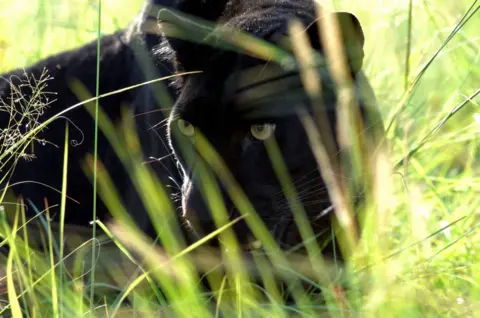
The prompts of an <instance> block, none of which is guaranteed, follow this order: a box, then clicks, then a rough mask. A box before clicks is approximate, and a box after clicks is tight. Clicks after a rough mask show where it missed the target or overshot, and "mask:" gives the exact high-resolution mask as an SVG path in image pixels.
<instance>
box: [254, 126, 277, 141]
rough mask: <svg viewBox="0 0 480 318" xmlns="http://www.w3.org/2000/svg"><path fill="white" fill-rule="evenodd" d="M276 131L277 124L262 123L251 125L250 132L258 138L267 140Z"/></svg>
mask: <svg viewBox="0 0 480 318" xmlns="http://www.w3.org/2000/svg"><path fill="white" fill-rule="evenodd" d="M274 132H275V124H260V125H252V126H251V127H250V133H251V134H252V137H253V138H255V139H257V140H267V139H268V138H270V137H271V136H272V135H273V133H274Z"/></svg>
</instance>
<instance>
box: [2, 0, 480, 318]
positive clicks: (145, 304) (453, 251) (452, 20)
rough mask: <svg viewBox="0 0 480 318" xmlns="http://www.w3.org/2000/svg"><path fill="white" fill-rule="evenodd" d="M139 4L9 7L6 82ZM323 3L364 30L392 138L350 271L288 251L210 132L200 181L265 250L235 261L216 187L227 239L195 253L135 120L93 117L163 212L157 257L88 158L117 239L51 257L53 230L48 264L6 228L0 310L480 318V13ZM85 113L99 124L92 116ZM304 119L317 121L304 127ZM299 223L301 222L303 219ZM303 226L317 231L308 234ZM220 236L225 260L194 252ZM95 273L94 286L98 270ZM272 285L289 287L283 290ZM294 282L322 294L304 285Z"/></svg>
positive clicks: (415, 5) (422, 5) (214, 204)
mask: <svg viewBox="0 0 480 318" xmlns="http://www.w3.org/2000/svg"><path fill="white" fill-rule="evenodd" d="M141 3H142V1H141V0H137V1H126V0H122V1H119V0H117V1H107V0H104V1H102V6H103V8H102V15H101V19H102V20H101V23H102V24H101V25H102V29H101V30H100V29H99V27H98V25H97V23H98V19H97V15H98V14H99V13H100V10H99V8H98V6H97V2H95V1H90V2H84V1H71V0H68V1H67V0H58V1H48V0H43V1H36V2H35V1H34V2H32V1H28V5H25V2H24V1H17V2H13V1H9V2H6V1H5V2H4V3H2V4H1V7H2V12H1V13H0V71H7V70H9V69H11V68H14V67H21V66H26V65H28V64H30V63H32V62H34V61H36V60H38V59H39V58H42V57H45V56H48V55H50V54H53V53H56V52H59V51H62V50H64V49H65V48H67V47H75V46H79V45H81V44H82V43H85V42H86V41H87V40H91V39H94V38H95V37H96V36H98V35H99V33H100V31H102V32H111V31H113V30H115V29H117V28H119V27H122V26H125V25H126V24H127V23H128V22H129V20H130V19H131V18H132V17H133V16H134V15H135V14H136V13H137V12H138V9H139V8H140V5H141ZM330 4H331V5H332V7H333V8H335V9H338V10H345V11H350V12H353V13H355V14H356V15H357V16H358V17H359V19H360V21H361V22H362V25H363V28H364V32H365V37H366V61H365V63H364V70H365V72H366V74H367V77H368V78H369V80H370V81H371V83H372V86H373V88H374V90H375V93H376V95H377V99H378V104H379V108H380V111H381V113H382V116H383V118H384V121H385V123H386V124H387V128H388V131H387V142H386V146H387V147H386V149H382V151H378V152H376V153H375V155H374V156H372V158H370V159H369V160H371V162H373V164H372V165H371V166H372V167H371V176H370V182H369V183H368V187H369V189H370V191H369V192H367V193H366V197H367V200H366V204H365V207H363V209H362V211H363V212H364V213H363V215H364V217H363V218H362V220H361V221H362V222H361V225H362V236H361V239H360V240H359V241H356V242H355V244H353V245H355V248H354V249H353V252H352V253H351V254H350V256H349V258H348V260H347V262H346V263H345V264H342V265H339V264H332V263H331V262H329V261H328V260H323V259H322V258H321V257H319V255H318V253H319V252H318V250H319V249H321V247H319V246H316V244H311V243H307V244H306V246H307V251H308V257H304V256H301V255H297V254H295V253H283V252H280V251H279V250H278V247H277V246H276V245H275V244H274V243H273V242H272V240H271V237H269V234H268V232H267V231H266V229H265V228H264V226H263V225H262V224H261V222H260V221H259V220H258V216H257V214H256V211H255V210H254V209H253V207H252V206H251V204H250V203H249V202H248V200H246V197H245V195H244V194H243V193H242V191H241V189H239V187H238V186H237V185H236V184H235V180H233V178H231V175H230V174H229V172H228V171H226V169H224V168H222V167H224V166H223V165H222V163H221V158H219V157H218V155H217V154H216V153H215V151H214V150H213V149H212V148H211V147H209V144H208V142H206V140H204V139H202V137H199V140H198V142H197V146H199V151H201V152H202V156H203V157H205V158H209V160H207V161H209V162H210V163H212V169H213V171H212V172H209V171H210V170H209V169H207V167H205V169H204V170H205V173H204V177H203V178H202V179H203V180H204V182H205V183H209V182H208V180H209V178H212V177H213V175H212V173H215V174H217V175H218V176H219V178H220V179H221V180H222V182H223V183H224V184H225V186H226V188H227V189H228V191H229V193H230V195H231V196H232V199H233V200H234V204H236V205H237V208H238V209H239V210H240V211H241V212H242V218H245V220H246V221H247V222H248V224H249V226H250V227H251V228H252V231H253V232H254V234H255V236H256V238H257V239H258V240H259V242H260V243H261V245H262V248H263V249H265V250H267V251H268V253H266V254H264V253H253V256H252V259H251V260H249V261H247V260H244V259H243V258H241V255H240V253H239V252H238V246H237V242H235V240H234V239H232V236H231V233H230V232H229V231H230V228H231V225H232V224H233V223H235V222H237V221H238V220H230V221H228V220H226V217H225V216H226V213H225V209H224V207H222V204H221V201H220V199H219V197H220V196H219V195H218V189H216V188H214V187H213V188H207V187H206V188H205V191H208V195H207V197H208V198H209V202H208V203H209V205H210V207H211V209H212V212H213V214H214V216H215V221H216V222H217V225H218V227H219V229H218V230H217V231H215V232H214V233H212V234H211V235H210V236H207V237H206V238H204V240H203V241H201V242H199V243H198V244H196V245H194V246H186V244H185V242H184V240H183V239H182V237H181V236H180V235H179V233H178V231H177V230H176V229H178V224H176V219H175V218H174V217H173V213H175V211H174V210H173V208H172V207H171V205H170V202H169V200H168V198H167V196H166V192H165V191H164V188H163V186H162V185H161V184H159V182H158V180H156V179H155V178H154V177H153V175H152V173H151V171H150V169H149V168H148V166H146V165H142V164H141V154H140V153H139V146H138V143H139V141H138V139H137V137H136V135H135V133H134V130H133V128H132V127H133V126H132V122H131V116H129V115H128V111H126V112H125V116H124V119H123V123H122V126H121V127H122V130H121V131H117V130H116V128H115V127H114V126H113V124H112V123H110V122H109V121H108V120H107V118H106V117H105V116H104V115H103V113H102V111H101V107H100V109H99V113H98V118H99V120H98V124H99V129H100V130H102V132H103V133H105V134H106V135H107V136H109V140H110V142H111V143H112V146H113V148H114V149H115V151H116V152H117V155H118V156H119V158H121V160H122V162H123V163H124V164H125V166H126V167H127V170H128V171H129V174H130V176H131V178H132V180H133V181H134V185H135V187H136V189H137V191H138V192H139V193H141V194H142V202H143V204H144V206H145V207H146V208H147V210H148V211H154V210H155V211H159V210H160V211H162V212H161V213H162V214H161V215H158V214H157V215H152V216H154V217H153V221H154V223H155V227H156V229H157V230H158V233H159V235H160V240H161V241H162V242H164V243H167V244H163V245H162V248H159V247H155V246H153V245H152V244H151V243H152V242H151V240H150V239H149V238H146V237H144V236H143V235H142V234H140V233H139V232H138V230H137V229H135V226H134V225H133V224H132V222H131V221H130V220H129V219H128V216H127V213H126V211H125V209H124V207H122V205H121V204H120V200H119V198H118V194H117V191H116V189H115V187H114V186H113V185H112V184H111V181H110V178H109V176H108V172H107V170H105V169H104V168H103V166H102V163H101V162H100V161H99V162H98V164H94V162H95V156H93V157H92V158H91V160H89V161H88V163H89V164H87V165H86V166H85V172H86V173H87V174H89V175H90V176H92V178H93V174H92V170H93V167H97V169H98V170H97V174H98V192H99V193H100V195H101V198H102V200H104V201H105V202H106V204H107V206H108V207H109V209H110V210H111V211H112V212H113V211H115V212H114V213H115V219H116V220H117V223H115V224H114V225H113V226H111V227H109V228H108V229H107V227H105V225H104V224H101V223H100V224H99V226H100V228H101V229H103V232H105V233H106V236H105V235H104V236H98V237H94V238H92V240H91V241H88V242H81V243H78V244H76V245H75V246H74V247H73V248H71V249H70V250H69V251H68V252H66V253H65V255H63V254H62V253H63V248H62V247H60V251H61V252H60V253H59V254H56V253H55V251H54V246H55V244H54V241H55V239H56V238H53V237H52V236H51V235H49V236H48V237H47V238H45V239H46V240H47V241H48V242H50V244H47V245H49V246H50V247H51V249H50V253H49V254H50V255H49V257H48V258H42V257H41V256H38V255H36V254H32V253H31V251H30V250H29V247H28V244H27V243H28V241H27V240H28V235H23V236H22V235H20V234H18V233H21V232H20V231H22V230H24V228H25V227H24V226H23V224H24V223H25V220H23V218H22V211H21V208H19V209H18V213H17V216H16V218H15V222H14V224H13V227H12V226H10V225H11V224H10V225H7V224H6V222H3V223H2V225H3V227H4V230H3V231H2V239H3V240H4V241H3V243H8V244H9V245H10V246H13V247H14V248H11V250H10V253H9V257H8V259H7V260H6V262H5V266H3V265H2V269H1V271H2V272H5V273H6V275H5V276H6V279H5V280H4V281H5V282H6V285H8V293H7V294H6V295H5V297H4V299H5V303H4V307H3V310H2V314H8V315H13V316H16V317H18V316H21V315H24V316H28V317H37V316H39V317H43V316H50V315H55V316H56V315H61V316H67V317H68V316H72V315H74V316H84V315H89V316H93V315H96V316H103V315H104V316H119V315H120V316H121V315H128V316H131V315H133V314H139V315H142V316H143V315H145V316H155V317H156V316H159V315H174V314H175V315H178V316H185V317H191V316H198V317H204V316H205V317H207V316H211V315H212V314H215V315H216V316H221V315H226V316H230V315H235V316H247V317H249V316H251V317H257V316H266V317H271V316H272V315H274V316H278V317H289V316H312V317H317V316H322V315H327V314H329V315H332V316H341V317H344V316H367V317H371V316H378V317H387V316H395V317H396V316H398V317H405V316H418V317H424V316H428V317H430V316H431V317H438V316H442V317H443V316H444V317H475V316H478V315H479V314H480V285H479V284H480V275H479V273H480V270H479V268H478V266H479V265H478V264H480V256H479V255H480V253H479V252H480V251H479V249H478V246H479V244H480V234H479V225H480V222H479V221H480V218H479V206H480V196H479V189H480V176H479V172H480V165H478V160H479V159H480V155H479V153H480V152H479V140H480V139H479V138H478V137H479V132H480V120H479V118H480V115H479V114H480V111H479V108H478V107H479V102H480V98H479V97H478V92H479V91H478V89H479V88H480V85H479V82H480V81H479V79H480V69H479V68H478V67H477V65H478V61H479V59H480V38H479V37H478V31H477V30H478V29H479V27H480V19H478V17H479V14H480V13H478V11H479V10H480V9H479V8H480V4H479V3H478V2H477V1H472V0H461V1H457V2H442V3H439V2H438V1H427V0H424V1H409V0H405V1H395V2H392V1H391V2H387V1H379V0H367V1H361V2H360V1H352V0H338V1H331V2H330ZM7 17H8V19H7ZM3 30H5V31H3ZM6 30H14V32H12V31H8V32H7V31H6ZM297 49H298V48H297ZM300 49H301V50H305V48H303V49H302V48H300ZM304 78H308V76H305V77H304ZM77 89H78V93H79V96H82V97H83V98H84V99H87V98H89V97H91V96H90V94H93V95H94V94H95V92H86V91H83V90H82V87H81V86H78V87H77ZM89 101H90V102H91V101H92V100H89ZM93 101H95V99H93ZM99 103H100V106H101V99H100V100H99ZM86 104H87V105H86V107H88V109H89V110H90V111H91V114H92V118H94V117H95V108H92V106H91V103H86ZM304 122H305V125H306V126H308V125H309V123H310V124H311V125H310V126H311V127H314V126H315V125H314V123H311V122H309V119H308V118H305V120H304ZM312 134H314V129H313V128H312V131H311V134H310V138H311V139H312V140H315V138H314V137H315V136H314V135H312ZM126 144H128V146H129V147H128V149H129V151H126V149H127V148H126V146H125V145H126ZM65 146H67V143H66V145H65ZM267 148H268V149H269V153H270V154H271V156H272V164H273V165H274V167H275V170H276V171H277V172H278V175H279V177H280V178H281V179H282V180H281V181H282V185H283V186H284V188H285V189H286V190H287V191H288V189H289V188H290V184H291V180H288V179H289V178H288V175H285V173H284V168H285V167H284V166H283V163H282V160H281V158H280V157H279V156H278V155H277V153H278V151H277V148H276V145H275V144H270V145H268V147H267ZM320 148H321V145H319V146H318V147H317V149H320ZM318 156H319V157H321V156H322V153H321V151H320V152H318ZM319 161H320V164H321V161H322V160H319ZM397 163H398V164H397ZM67 164H73V163H67V162H65V167H66V165H67ZM74 164H77V163H74ZM65 167H64V168H65ZM65 171H66V170H65ZM67 177H68V176H67ZM332 193H336V192H335V191H333V192H332ZM340 193H341V191H340ZM339 196H341V194H338V195H337V198H338V197H339ZM290 197H291V198H293V199H294V198H295V195H294V194H292V196H290ZM292 205H295V204H294V203H292ZM159 207H161V208H160V209H159ZM299 208H301V207H299ZM47 212H48V210H47ZM301 212H302V211H300V210H299V211H298V213H296V216H298V217H299V219H298V220H297V221H298V222H299V224H301V223H302V222H303V221H302V220H301V215H302V213H301ZM66 213H68V211H66ZM340 226H341V224H340ZM302 229H303V230H304V231H305V232H304V234H305V236H309V234H310V233H308V227H307V226H303V227H302ZM65 231H68V228H65ZM48 233H51V231H49V232H48ZM348 233H350V232H348V231H347V234H348ZM65 234H68V233H67V232H65ZM214 236H221V238H222V242H225V244H227V245H228V248H227V249H226V250H225V251H222V252H221V253H220V254H219V253H218V252H217V251H210V250H204V249H202V248H201V246H200V245H201V243H203V242H204V241H207V240H209V239H211V238H213V237H214ZM107 238H110V239H111V240H108V239H107ZM351 240H352V241H354V239H351ZM3 243H2V244H3ZM92 246H95V249H96V250H94V253H92ZM132 252H133V253H135V256H136V257H133V255H132V254H131V253H132ZM139 259H141V260H142V262H140V261H139ZM111 264H116V266H112V265H111ZM272 264H273V265H272ZM94 267H96V269H95V272H96V273H98V275H95V276H93V275H91V273H92V272H93V271H92V269H93V268H94ZM197 268H200V269H202V275H203V276H204V278H206V280H207V281H208V283H209V285H210V286H211V287H212V290H213V291H212V292H206V291H204V289H203V288H202V286H201V284H200V283H199V281H200V279H201V277H200V275H199V274H198V272H197V271H196V269H197ZM86 275H91V276H90V277H93V278H94V279H93V280H91V281H90V282H89V283H90V285H89V286H88V285H87V286H85V282H86V281H85V280H84V279H83V278H84V277H85V276H86ZM279 278H281V279H282V280H283V281H285V285H286V286H288V287H289V289H288V291H286V290H284V289H282V286H280V285H279V284H278V279H279ZM257 282H261V283H262V284H257ZM299 282H306V283H308V284H309V285H310V286H315V287H317V288H316V290H314V291H312V290H308V289H304V288H303V286H302V285H301V284H299ZM87 284H88V281H87ZM318 290H321V291H322V297H320V296H319V295H318V293H317V291H318ZM89 292H91V295H92V297H88V295H89ZM287 292H289V293H291V296H292V297H291V298H292V299H293V300H292V301H291V302H289V303H286V302H285V301H284V298H283V296H284V295H283V294H286V293H287ZM127 300H128V302H127Z"/></svg>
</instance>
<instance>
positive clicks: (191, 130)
mask: <svg viewBox="0 0 480 318" xmlns="http://www.w3.org/2000/svg"><path fill="white" fill-rule="evenodd" d="M177 125H178V130H180V132H181V133H182V134H183V135H184V136H186V137H193V135H195V127H193V125H192V124H191V123H189V122H188V121H186V120H183V119H179V120H177Z"/></svg>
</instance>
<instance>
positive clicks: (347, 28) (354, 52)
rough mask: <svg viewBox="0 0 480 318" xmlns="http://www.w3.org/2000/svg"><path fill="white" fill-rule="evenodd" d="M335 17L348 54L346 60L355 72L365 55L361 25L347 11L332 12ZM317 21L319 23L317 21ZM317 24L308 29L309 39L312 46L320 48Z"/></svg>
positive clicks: (359, 68)
mask: <svg viewBox="0 0 480 318" xmlns="http://www.w3.org/2000/svg"><path fill="white" fill-rule="evenodd" d="M332 14H333V15H334V17H335V18H336V19H337V21H338V24H339V27H340V31H341V35H342V39H343V42H344V45H345V49H346V52H347V55H348V61H349V64H350V68H351V70H352V72H353V73H354V74H355V73H357V72H359V71H360V70H361V69H362V65H363V58H364V56H365V53H364V50H363V47H364V45H365V36H364V33H363V29H362V26H361V24H360V21H358V19H357V17H356V16H355V15H353V14H352V13H349V12H336V13H332ZM317 23H320V22H318V21H317ZM318 30H319V29H318V26H315V27H310V28H309V29H308V33H309V37H310V40H311V41H312V44H313V46H314V47H317V48H319V49H321V47H322V44H321V43H320V37H319V34H318Z"/></svg>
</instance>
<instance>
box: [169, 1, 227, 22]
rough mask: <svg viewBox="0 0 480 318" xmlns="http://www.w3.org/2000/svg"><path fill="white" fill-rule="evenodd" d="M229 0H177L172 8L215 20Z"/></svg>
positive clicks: (208, 19) (204, 18)
mask: <svg viewBox="0 0 480 318" xmlns="http://www.w3.org/2000/svg"><path fill="white" fill-rule="evenodd" d="M228 1H229V0H176V1H175V3H174V4H173V6H172V8H173V9H175V10H177V11H180V12H182V13H185V14H187V15H191V16H194V17H197V18H201V19H203V20H207V21H212V22H215V21H216V20H217V19H219V18H220V16H221V15H222V13H223V11H224V10H225V6H226V5H227V2H228Z"/></svg>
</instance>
